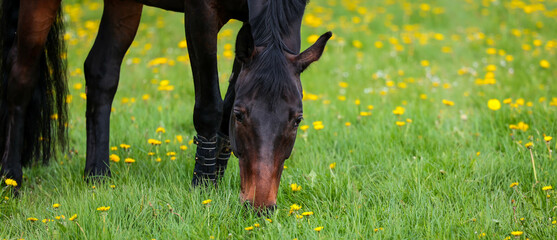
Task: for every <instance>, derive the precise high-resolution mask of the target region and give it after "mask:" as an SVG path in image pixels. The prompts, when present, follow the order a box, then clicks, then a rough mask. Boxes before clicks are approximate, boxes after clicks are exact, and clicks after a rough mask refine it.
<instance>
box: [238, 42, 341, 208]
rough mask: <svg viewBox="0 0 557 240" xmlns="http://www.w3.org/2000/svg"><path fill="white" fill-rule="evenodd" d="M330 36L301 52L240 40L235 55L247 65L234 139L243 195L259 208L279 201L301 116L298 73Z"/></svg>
mask: <svg viewBox="0 0 557 240" xmlns="http://www.w3.org/2000/svg"><path fill="white" fill-rule="evenodd" d="M330 37H331V33H330V32H327V33H325V34H323V35H322V36H321V37H320V38H319V40H317V42H315V43H314V44H313V45H312V46H311V47H309V48H308V49H307V50H305V51H304V52H302V53H300V54H297V55H296V54H290V53H288V52H286V51H284V50H282V49H281V48H280V47H276V46H266V47H260V46H257V47H255V46H254V45H253V42H252V41H249V40H247V41H244V40H242V39H238V41H237V44H236V55H237V57H238V59H239V60H240V61H241V62H242V63H243V65H242V70H241V71H240V73H239V75H238V79H237V82H236V85H235V94H236V97H235V100H234V105H233V110H232V114H231V117H230V140H231V145H232V149H233V151H234V154H235V155H236V156H237V157H238V158H239V161H240V177H241V194H240V198H241V200H242V201H243V202H247V203H249V204H251V205H253V206H254V207H255V208H257V209H261V208H273V207H274V205H275V204H276V199H277V192H278V187H279V182H280V177H281V174H282V170H283V166H284V161H285V160H286V159H287V158H289V157H290V154H291V152H292V148H293V147H294V141H295V140H296V132H297V130H298V125H299V124H300V121H302V119H303V108H302V84H301V82H300V74H301V73H302V72H303V71H304V70H305V69H306V68H307V67H308V66H309V65H310V64H311V63H312V62H314V61H316V60H318V59H319V57H320V56H321V54H322V53H323V50H324V48H325V44H326V43H327V41H328V40H329V38H330Z"/></svg>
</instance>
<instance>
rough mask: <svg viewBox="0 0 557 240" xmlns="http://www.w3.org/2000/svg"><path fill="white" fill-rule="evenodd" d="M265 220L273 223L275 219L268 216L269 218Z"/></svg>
mask: <svg viewBox="0 0 557 240" xmlns="http://www.w3.org/2000/svg"><path fill="white" fill-rule="evenodd" d="M265 221H267V222H270V223H272V222H273V219H270V218H267V219H265Z"/></svg>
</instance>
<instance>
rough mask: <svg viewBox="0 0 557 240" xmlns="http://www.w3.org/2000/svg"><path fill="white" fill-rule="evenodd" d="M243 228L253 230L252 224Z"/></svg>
mask: <svg viewBox="0 0 557 240" xmlns="http://www.w3.org/2000/svg"><path fill="white" fill-rule="evenodd" d="M244 229H245V230H246V231H251V230H253V226H249V227H246V228H244Z"/></svg>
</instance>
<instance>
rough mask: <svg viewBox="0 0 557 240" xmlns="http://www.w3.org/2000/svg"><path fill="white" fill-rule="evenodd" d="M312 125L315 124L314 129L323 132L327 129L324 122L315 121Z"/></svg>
mask: <svg viewBox="0 0 557 240" xmlns="http://www.w3.org/2000/svg"><path fill="white" fill-rule="evenodd" d="M312 124H313V128H314V129H315V130H321V129H323V128H324V127H325V126H324V125H323V122H322V121H315V122H313V123H312Z"/></svg>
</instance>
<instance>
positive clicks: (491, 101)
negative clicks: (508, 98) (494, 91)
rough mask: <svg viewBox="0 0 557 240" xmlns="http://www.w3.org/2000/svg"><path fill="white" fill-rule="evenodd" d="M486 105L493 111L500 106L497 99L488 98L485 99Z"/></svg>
mask: <svg viewBox="0 0 557 240" xmlns="http://www.w3.org/2000/svg"><path fill="white" fill-rule="evenodd" d="M487 107H488V108H489V109H491V110H493V111H497V110H499V109H500V108H501V102H499V100H497V99H489V101H487Z"/></svg>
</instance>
